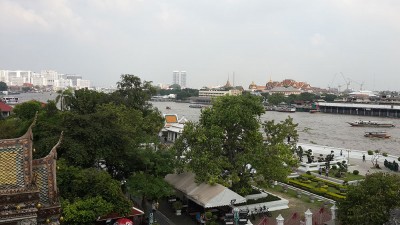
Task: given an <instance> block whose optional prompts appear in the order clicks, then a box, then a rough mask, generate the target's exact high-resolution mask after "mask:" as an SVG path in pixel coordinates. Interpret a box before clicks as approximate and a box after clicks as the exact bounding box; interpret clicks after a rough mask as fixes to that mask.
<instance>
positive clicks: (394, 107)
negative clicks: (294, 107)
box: [318, 102, 400, 109]
mask: <svg viewBox="0 0 400 225" xmlns="http://www.w3.org/2000/svg"><path fill="white" fill-rule="evenodd" d="M318 105H319V106H331V107H343V108H346V107H347V108H366V109H400V106H398V105H374V104H355V103H334V102H319V103H318Z"/></svg>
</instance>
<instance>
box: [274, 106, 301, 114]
mask: <svg viewBox="0 0 400 225" xmlns="http://www.w3.org/2000/svg"><path fill="white" fill-rule="evenodd" d="M276 111H277V112H287V113H294V112H296V108H294V107H279V108H277V109H276Z"/></svg>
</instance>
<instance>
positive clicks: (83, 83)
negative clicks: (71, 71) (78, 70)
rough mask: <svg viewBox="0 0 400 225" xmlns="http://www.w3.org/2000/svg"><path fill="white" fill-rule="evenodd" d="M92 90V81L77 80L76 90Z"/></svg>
mask: <svg viewBox="0 0 400 225" xmlns="http://www.w3.org/2000/svg"><path fill="white" fill-rule="evenodd" d="M82 88H90V80H83V79H77V80H76V89H82Z"/></svg>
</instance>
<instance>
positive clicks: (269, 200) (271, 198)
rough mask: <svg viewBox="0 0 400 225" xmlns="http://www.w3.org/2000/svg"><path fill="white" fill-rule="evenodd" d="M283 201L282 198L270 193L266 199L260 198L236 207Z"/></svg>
mask: <svg viewBox="0 0 400 225" xmlns="http://www.w3.org/2000/svg"><path fill="white" fill-rule="evenodd" d="M278 200H281V198H279V197H277V196H275V195H273V194H270V193H268V196H267V197H264V198H258V199H249V200H247V201H246V202H244V203H240V204H235V205H236V206H240V205H251V204H257V203H262V202H273V201H278Z"/></svg>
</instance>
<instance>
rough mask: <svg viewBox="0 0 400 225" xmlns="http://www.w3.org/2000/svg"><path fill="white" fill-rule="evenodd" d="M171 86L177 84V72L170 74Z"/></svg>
mask: <svg viewBox="0 0 400 225" xmlns="http://www.w3.org/2000/svg"><path fill="white" fill-rule="evenodd" d="M172 84H179V71H173V72H172Z"/></svg>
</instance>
